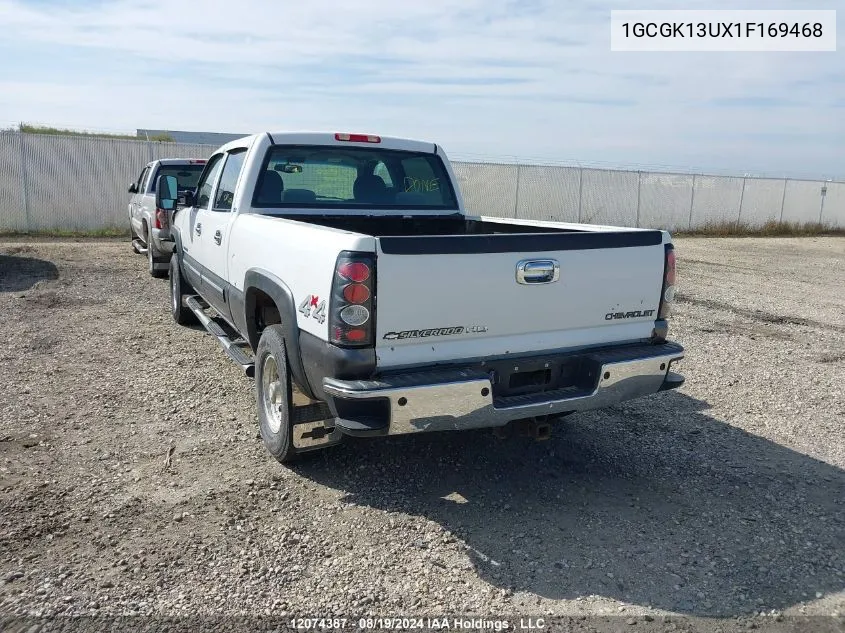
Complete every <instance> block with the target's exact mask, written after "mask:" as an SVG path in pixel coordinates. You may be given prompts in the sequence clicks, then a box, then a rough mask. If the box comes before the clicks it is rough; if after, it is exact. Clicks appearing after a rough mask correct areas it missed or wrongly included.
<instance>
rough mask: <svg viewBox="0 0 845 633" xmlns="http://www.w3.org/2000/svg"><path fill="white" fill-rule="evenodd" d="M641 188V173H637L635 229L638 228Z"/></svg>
mask: <svg viewBox="0 0 845 633" xmlns="http://www.w3.org/2000/svg"><path fill="white" fill-rule="evenodd" d="M642 186H643V172H641V171H639V170H638V171H637V224H636V228H640V191H642Z"/></svg>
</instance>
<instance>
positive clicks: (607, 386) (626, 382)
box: [323, 343, 684, 435]
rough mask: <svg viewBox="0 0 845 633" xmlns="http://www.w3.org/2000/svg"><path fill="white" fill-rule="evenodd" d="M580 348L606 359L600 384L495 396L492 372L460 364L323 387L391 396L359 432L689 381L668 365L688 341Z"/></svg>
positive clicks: (537, 412) (588, 404)
mask: <svg viewBox="0 0 845 633" xmlns="http://www.w3.org/2000/svg"><path fill="white" fill-rule="evenodd" d="M580 355H581V356H583V357H585V358H587V359H589V360H590V361H592V362H593V366H595V367H600V371H599V372H598V373H597V375H596V380H595V384H594V385H593V386H592V387H590V388H587V389H584V388H579V387H565V388H562V389H556V390H553V391H544V392H540V393H533V394H527V395H518V396H508V397H499V398H497V397H494V395H493V385H492V383H491V379H490V376H489V375H488V374H487V373H486V372H484V371H483V370H481V369H454V370H434V371H430V372H421V373H413V374H398V375H393V376H386V377H382V378H379V379H377V380H349V381H345V380H337V379H334V378H325V379H324V380H323V390H324V391H325V393H326V394H327V395H329V396H331V397H332V398H333V399H335V401H337V400H340V401H347V402H349V401H352V402H365V401H373V402H375V401H381V402H382V403H383V402H385V401H386V402H387V407H386V408H385V407H383V409H384V411H385V416H384V417H386V418H388V419H387V420H384V421H383V424H382V425H379V424H378V420H372V419H370V420H369V421H368V422H367V425H368V426H369V427H370V428H371V430H372V431H374V432H369V433H368V432H366V431H362V432H360V433H356V432H355V430H354V429H355V428H360V425H358V426H356V425H355V424H352V425H351V426H350V429H349V432H350V433H351V434H361V435H372V434H378V435H384V434H389V435H399V434H404V433H419V432H424V431H446V430H452V431H454V430H464V429H474V428H483V427H496V426H504V425H505V424H507V423H508V422H510V421H512V420H517V419H523V418H531V417H535V416H546V415H556V414H561V413H568V412H573V411H586V410H589V409H598V408H602V407H606V406H609V405H612V404H616V403H619V402H623V401H625V400H631V399H633V398H638V397H640V396H644V395H648V394H651V393H656V392H658V391H662V390H666V389H674V388H676V387H679V386H680V385H681V384H683V381H684V379H683V377H682V376H680V375H679V374H676V373H674V372H671V371H670V367H671V365H672V363H673V362H676V361H679V360H681V359H682V358H683V357H684V349H683V347H681V346H680V345H677V344H676V343H664V344H662V345H638V346H628V347H621V348H613V349H607V350H601V351H596V352H592V353H591V352H582V353H581V354H580ZM387 411H389V413H387ZM341 417H343V416H341ZM370 418H372V416H370ZM343 422H344V420H343V419H338V420H337V423H338V426H340V427H341V430H346V429H344V424H343ZM367 425H365V426H367ZM379 430H380V431H381V432H377V431H379Z"/></svg>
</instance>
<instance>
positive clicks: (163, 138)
mask: <svg viewBox="0 0 845 633" xmlns="http://www.w3.org/2000/svg"><path fill="white" fill-rule="evenodd" d="M12 131H17V132H23V133H24V134H51V135H54V136H82V137H86V138H110V139H123V140H130V141H144V140H147V139H146V137H140V136H131V135H129V134H108V133H106V132H84V131H81V130H68V129H64V128H58V127H48V126H45V125H30V124H29V123H21V124H20V126H18V129H17V130H12ZM149 140H151V141H158V142H162V143H173V142H174V139H173V137H172V136H170V134H157V135H155V136H151V137H150V139H149Z"/></svg>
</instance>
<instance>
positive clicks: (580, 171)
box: [578, 167, 584, 224]
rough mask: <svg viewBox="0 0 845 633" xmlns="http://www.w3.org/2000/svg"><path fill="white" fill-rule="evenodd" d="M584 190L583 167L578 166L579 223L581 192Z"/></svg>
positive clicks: (579, 219)
mask: <svg viewBox="0 0 845 633" xmlns="http://www.w3.org/2000/svg"><path fill="white" fill-rule="evenodd" d="M583 190H584V168H583V167H579V168H578V223H579V224H580V223H581V197H582V196H581V193H582V191H583Z"/></svg>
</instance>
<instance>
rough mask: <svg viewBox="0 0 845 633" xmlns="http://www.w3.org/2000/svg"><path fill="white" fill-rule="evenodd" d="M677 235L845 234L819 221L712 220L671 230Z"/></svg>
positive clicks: (840, 229)
mask: <svg viewBox="0 0 845 633" xmlns="http://www.w3.org/2000/svg"><path fill="white" fill-rule="evenodd" d="M672 235H673V236H675V235H677V236H679V237H810V236H821V235H845V228H836V227H833V226H830V225H827V224H822V223H819V222H775V221H771V222H766V223H765V224H764V225H763V226H762V227H760V226H756V227H755V226H751V225H750V224H747V223H745V222H714V223H711V224H705V225H704V226H703V227H701V228H698V229H692V230H688V231H673V232H672Z"/></svg>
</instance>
